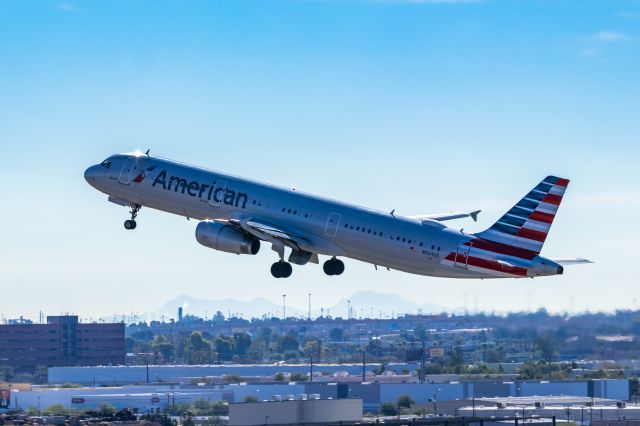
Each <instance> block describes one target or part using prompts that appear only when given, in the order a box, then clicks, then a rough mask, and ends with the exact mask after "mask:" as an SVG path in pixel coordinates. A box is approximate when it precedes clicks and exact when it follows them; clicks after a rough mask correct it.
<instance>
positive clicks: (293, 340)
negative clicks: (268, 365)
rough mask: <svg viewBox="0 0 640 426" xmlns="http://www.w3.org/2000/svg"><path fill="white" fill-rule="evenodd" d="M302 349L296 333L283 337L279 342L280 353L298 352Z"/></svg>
mask: <svg viewBox="0 0 640 426" xmlns="http://www.w3.org/2000/svg"><path fill="white" fill-rule="evenodd" d="M299 347H300V342H299V341H298V336H296V334H295V333H293V332H292V333H288V334H286V335H285V336H282V337H281V338H280V340H279V341H278V352H281V353H284V352H286V351H297V350H298V348H299Z"/></svg>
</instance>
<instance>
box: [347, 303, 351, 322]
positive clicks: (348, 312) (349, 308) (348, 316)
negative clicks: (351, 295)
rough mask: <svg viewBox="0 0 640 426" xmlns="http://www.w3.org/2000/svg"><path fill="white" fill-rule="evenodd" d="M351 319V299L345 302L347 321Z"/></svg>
mask: <svg viewBox="0 0 640 426" xmlns="http://www.w3.org/2000/svg"><path fill="white" fill-rule="evenodd" d="M350 319H351V299H349V300H347V321H349V320H350Z"/></svg>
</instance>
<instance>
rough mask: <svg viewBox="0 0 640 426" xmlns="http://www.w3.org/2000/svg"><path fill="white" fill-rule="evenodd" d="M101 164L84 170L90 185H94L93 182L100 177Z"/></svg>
mask: <svg viewBox="0 0 640 426" xmlns="http://www.w3.org/2000/svg"><path fill="white" fill-rule="evenodd" d="M99 169H100V166H91V167H89V168H88V169H87V170H85V171H84V178H85V180H86V181H87V182H89V185H93V183H94V182H95V181H96V180H97V179H98V173H99Z"/></svg>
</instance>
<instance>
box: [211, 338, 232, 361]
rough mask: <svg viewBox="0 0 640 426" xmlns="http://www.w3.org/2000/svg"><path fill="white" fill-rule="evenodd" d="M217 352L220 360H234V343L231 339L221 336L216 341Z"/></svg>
mask: <svg viewBox="0 0 640 426" xmlns="http://www.w3.org/2000/svg"><path fill="white" fill-rule="evenodd" d="M215 345H216V352H218V355H219V356H220V359H222V360H224V361H230V360H231V358H233V342H232V340H231V339H230V338H229V337H226V336H220V337H218V338H217V339H216V341H215Z"/></svg>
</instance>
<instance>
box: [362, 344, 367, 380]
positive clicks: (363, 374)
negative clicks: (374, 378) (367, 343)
mask: <svg viewBox="0 0 640 426" xmlns="http://www.w3.org/2000/svg"><path fill="white" fill-rule="evenodd" d="M366 371H367V359H366V354H365V351H364V349H362V381H363V382H366Z"/></svg>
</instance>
